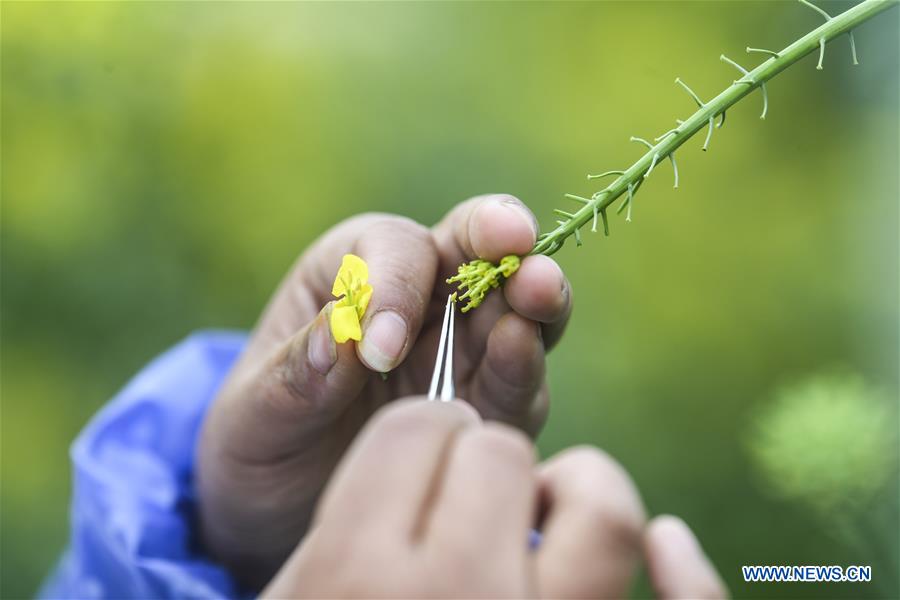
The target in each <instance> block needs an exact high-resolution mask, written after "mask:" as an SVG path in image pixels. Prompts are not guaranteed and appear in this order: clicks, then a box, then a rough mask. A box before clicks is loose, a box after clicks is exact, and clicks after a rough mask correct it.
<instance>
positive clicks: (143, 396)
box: [40, 332, 246, 599]
mask: <svg viewBox="0 0 900 600" xmlns="http://www.w3.org/2000/svg"><path fill="white" fill-rule="evenodd" d="M245 341H246V337H245V335H244V334H239V333H226V332H201V333H196V334H194V335H192V336H190V337H189V338H188V339H186V340H184V341H183V342H181V343H180V344H178V345H177V346H175V347H174V348H172V349H171V350H169V351H168V352H166V353H165V354H163V355H162V356H160V357H159V358H157V359H156V360H154V361H153V362H152V363H151V364H150V365H148V366H147V367H146V368H145V369H144V370H143V371H141V372H140V373H139V374H138V375H137V376H136V377H135V378H134V379H133V380H132V381H131V382H129V384H128V385H127V386H126V387H125V389H123V390H122V391H121V392H120V393H119V394H118V395H117V396H116V397H115V398H114V399H113V400H112V402H110V403H109V404H108V405H107V406H105V407H104V408H103V409H102V410H101V411H100V412H99V413H98V414H97V415H96V416H95V417H94V418H93V419H92V420H91V422H90V423H89V424H88V425H87V427H85V429H84V431H82V432H81V434H80V435H79V436H78V438H77V439H76V440H75V443H74V444H73V445H72V450H71V458H72V466H73V471H74V473H73V481H74V490H73V498H72V506H71V517H70V519H71V538H70V542H69V547H68V548H67V550H66V551H65V553H64V554H63V557H62V559H61V560H60V563H59V565H58V566H57V568H56V571H55V572H54V573H53V574H52V575H51V577H50V579H49V580H48V581H47V582H46V583H45V584H44V587H43V589H42V590H41V591H40V596H41V597H42V598H83V599H87V598H223V597H225V598H232V597H235V596H239V595H241V593H240V591H239V590H238V589H237V588H236V586H235V583H234V582H233V581H232V579H231V578H230V577H229V575H228V573H227V571H225V570H224V569H223V568H222V567H221V566H219V565H217V564H215V563H214V562H212V561H211V560H209V559H208V558H206V557H204V556H203V554H202V553H201V552H200V551H199V550H198V547H197V540H196V531H195V528H194V527H193V519H194V495H193V469H194V447H195V445H196V442H197V434H198V431H199V428H200V425H201V423H202V422H203V416H204V414H205V412H206V408H207V407H208V406H209V404H210V402H211V400H212V399H213V397H214V396H215V394H216V391H217V390H218V388H219V386H220V385H221V383H222V381H223V379H224V378H225V376H226V375H227V374H228V371H229V369H230V368H231V366H232V364H234V362H235V360H236V359H237V357H238V355H239V354H240V352H241V350H242V349H243V346H244V343H245Z"/></svg>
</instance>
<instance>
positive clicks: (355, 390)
mask: <svg viewBox="0 0 900 600" xmlns="http://www.w3.org/2000/svg"><path fill="white" fill-rule="evenodd" d="M333 309H334V302H329V303H328V304H326V305H325V307H324V308H322V310H321V311H319V313H318V314H317V315H316V317H315V318H314V319H313V320H312V321H311V322H309V323H308V324H307V325H306V326H304V327H303V328H301V329H300V330H299V331H297V332H296V333H295V334H294V335H293V336H291V337H290V338H288V339H287V340H285V341H284V342H281V343H280V344H279V345H278V346H277V347H276V349H275V351H274V352H273V353H272V354H270V355H269V357H268V358H267V359H265V360H261V361H254V362H251V363H249V364H247V365H244V366H243V368H238V369H237V370H236V371H235V373H234V375H233V377H232V379H231V380H229V381H228V382H227V383H226V384H225V387H224V388H223V390H222V392H221V394H220V396H219V398H218V399H217V401H216V403H215V404H214V405H213V407H212V411H211V414H210V415H209V418H208V422H207V424H206V426H207V427H208V428H209V429H210V433H211V435H209V436H207V437H209V438H211V439H216V440H227V445H228V448H227V449H223V450H226V451H227V453H228V454H231V455H232V456H233V457H235V458H236V459H238V460H241V461H248V462H256V461H268V460H271V459H272V458H273V457H279V456H281V457H283V456H286V455H290V454H292V453H293V452H294V451H299V450H302V449H303V448H302V446H303V444H304V443H306V442H305V441H308V440H310V439H316V437H315V436H313V437H310V435H311V434H315V433H317V432H318V431H321V430H322V429H323V428H325V427H327V426H329V425H331V424H332V423H333V422H334V421H335V419H337V418H338V417H339V416H340V415H341V414H342V413H343V412H344V410H345V409H346V408H347V404H348V403H350V402H351V401H352V400H353V398H356V397H357V396H359V394H360V392H361V391H362V389H363V387H364V386H365V384H366V382H367V381H368V379H369V377H370V375H371V371H370V370H368V369H367V368H366V366H365V365H363V364H362V363H361V362H360V360H359V358H358V357H357V354H356V350H355V344H338V343H337V342H336V341H335V339H334V336H333V335H332V333H331V326H330V318H331V312H332V310H333Z"/></svg>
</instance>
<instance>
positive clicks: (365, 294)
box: [356, 283, 372, 319]
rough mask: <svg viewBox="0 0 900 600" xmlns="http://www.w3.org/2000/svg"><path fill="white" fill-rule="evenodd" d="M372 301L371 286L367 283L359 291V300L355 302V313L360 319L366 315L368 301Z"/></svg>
mask: <svg viewBox="0 0 900 600" xmlns="http://www.w3.org/2000/svg"><path fill="white" fill-rule="evenodd" d="M371 299H372V286H371V285H369V284H368V283H367V284H366V285H364V286H362V288H361V289H360V290H359V299H358V300H357V301H356V312H357V314H359V318H360V319H362V318H363V315H364V314H366V308H367V307H368V306H369V300H371Z"/></svg>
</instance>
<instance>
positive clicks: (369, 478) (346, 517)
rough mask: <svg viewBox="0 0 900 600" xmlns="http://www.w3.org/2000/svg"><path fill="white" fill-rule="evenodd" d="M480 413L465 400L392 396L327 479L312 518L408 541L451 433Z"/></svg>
mask: <svg viewBox="0 0 900 600" xmlns="http://www.w3.org/2000/svg"><path fill="white" fill-rule="evenodd" d="M478 421H479V417H478V415H477V413H476V412H475V411H474V409H472V408H470V407H469V406H468V405H467V404H466V403H464V402H424V401H422V400H421V399H419V400H410V401H404V402H399V401H398V402H392V403H391V404H389V405H388V406H387V407H385V408H382V409H381V410H379V412H378V413H376V415H375V416H374V417H372V419H371V420H370V421H369V423H368V424H367V425H366V427H365V428H364V429H363V431H362V432H361V433H360V435H359V436H358V437H357V439H356V440H355V441H354V442H353V445H352V446H351V448H350V450H349V451H348V452H347V454H346V455H345V456H344V458H343V460H342V461H341V464H340V466H339V467H338V469H337V471H336V472H335V474H334V476H333V477H332V480H331V481H330V482H329V484H328V489H327V490H326V492H325V496H324V498H323V499H322V500H321V502H320V507H321V509H320V511H319V512H318V513H317V514H316V515H315V518H314V520H315V521H316V522H327V521H333V522H335V523H338V524H340V525H341V528H343V529H344V530H346V531H354V532H357V533H361V532H364V531H372V530H375V534H376V535H378V536H380V537H381V539H402V538H404V537H405V538H406V539H408V540H409V541H412V540H413V539H414V538H415V536H416V532H417V529H418V528H419V526H420V525H421V522H422V516H421V515H422V512H423V510H424V509H425V505H426V504H427V502H428V499H429V498H430V497H431V496H432V495H433V493H434V491H433V490H432V488H433V486H434V485H436V484H437V482H438V481H440V478H441V472H442V471H443V464H444V462H445V457H446V454H447V452H448V449H449V448H450V446H451V445H452V443H453V440H454V438H455V437H456V435H457V434H458V433H459V432H460V431H462V430H463V429H465V428H467V427H471V426H472V425H475V424H477V423H478Z"/></svg>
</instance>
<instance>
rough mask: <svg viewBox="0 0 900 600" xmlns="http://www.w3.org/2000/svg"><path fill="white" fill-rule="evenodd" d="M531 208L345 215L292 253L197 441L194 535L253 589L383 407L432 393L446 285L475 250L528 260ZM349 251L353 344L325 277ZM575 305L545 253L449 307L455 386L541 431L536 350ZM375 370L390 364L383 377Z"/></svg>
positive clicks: (497, 199)
mask: <svg viewBox="0 0 900 600" xmlns="http://www.w3.org/2000/svg"><path fill="white" fill-rule="evenodd" d="M536 236H537V227H536V224H535V219H534V217H533V215H532V214H531V213H530V211H528V209H527V208H525V206H524V205H523V204H522V203H521V202H520V201H518V200H517V199H515V198H513V197H511V196H504V195H491V196H482V197H477V198H473V199H471V200H469V201H467V202H464V203H462V204H460V205H458V206H457V207H455V208H454V209H453V210H452V211H451V212H450V213H449V214H448V215H447V216H446V217H445V218H444V219H443V220H442V221H441V222H440V223H438V224H437V225H436V226H435V227H434V228H431V229H429V228H426V227H424V226H422V225H419V224H417V223H415V222H413V221H411V220H409V219H405V218H401V217H396V216H392V215H384V214H367V215H360V216H358V217H354V218H352V219H350V220H348V221H345V222H343V223H341V224H339V225H338V226H336V227H335V228H333V229H332V230H330V231H329V232H327V233H326V234H324V235H323V236H322V237H321V238H320V239H319V240H317V241H316V242H315V243H314V244H313V246H312V247H311V248H310V249H309V250H307V251H306V252H305V253H304V254H303V255H302V256H301V257H300V259H299V260H298V261H297V263H296V264H295V265H294V267H293V268H292V269H291V271H290V272H289V273H288V275H287V276H286V277H285V279H284V281H283V282H282V284H281V286H280V288H279V289H278V291H277V292H276V293H275V295H274V296H273V298H272V300H271V301H270V304H269V306H268V307H267V308H266V310H265V312H264V314H263V316H262V318H261V319H260V321H259V323H258V325H257V327H256V329H255V330H254V333H253V335H252V337H251V339H250V341H249V344H248V346H247V349H246V350H245V352H244V354H243V356H242V358H241V360H240V362H239V363H238V365H237V366H236V367H235V369H234V371H233V373H232V374H231V375H230V377H229V379H228V381H227V382H226V383H225V385H224V386H223V388H222V390H221V392H220V394H219V396H218V397H217V398H216V400H215V402H214V404H213V406H212V407H211V409H210V412H209V414H208V417H207V419H206V421H205V423H204V429H203V432H202V434H201V442H200V445H199V448H198V473H197V480H198V490H199V492H200V517H201V519H200V520H201V524H202V531H203V538H204V542H205V544H206V546H207V547H208V549H209V550H210V551H211V552H212V553H213V555H214V556H216V557H217V558H218V559H219V560H222V561H223V562H225V563H226V564H228V565H229V566H230V567H231V568H232V570H234V571H235V572H236V573H238V574H239V576H241V578H242V579H243V580H244V581H245V582H246V583H247V584H249V585H251V586H258V585H260V584H261V583H262V582H264V581H267V580H268V578H269V577H271V575H272V574H273V573H274V571H275V569H276V568H277V567H278V566H279V565H280V564H281V563H282V562H283V560H284V559H285V557H286V556H288V554H289V553H290V552H291V550H292V549H293V548H294V546H295V545H296V543H297V542H298V540H300V538H301V537H302V536H303V534H304V532H305V531H306V530H307V528H308V526H309V522H310V516H311V513H312V510H313V507H314V506H315V503H316V500H317V498H318V496H319V494H320V493H321V491H322V489H323V487H324V485H325V483H326V481H327V480H328V478H329V476H330V474H331V472H332V470H333V469H334V467H335V465H336V464H337V462H338V460H339V459H340V457H341V456H342V455H343V453H344V451H345V450H346V448H347V446H348V445H349V444H350V442H351V441H352V440H353V439H354V437H355V436H356V434H357V432H358V431H359V429H360V428H361V427H362V425H363V424H364V423H365V422H366V421H367V419H368V418H369V417H370V416H371V415H372V414H373V412H375V411H376V410H377V409H378V408H379V407H381V406H384V405H386V404H388V403H390V402H392V401H393V400H395V399H397V398H400V397H404V396H409V395H412V394H421V393H423V392H424V391H425V390H426V389H427V386H428V383H429V379H430V376H431V372H432V367H433V363H434V358H435V354H436V349H437V344H438V337H439V335H440V327H441V317H442V311H443V308H444V305H445V303H446V299H447V295H448V294H449V293H450V291H451V289H450V287H449V286H448V285H447V284H445V283H444V278H446V277H447V275H449V274H452V273H453V272H454V271H455V269H456V266H457V265H459V264H460V263H462V262H464V261H467V260H471V259H473V258H476V257H481V258H485V259H487V260H492V261H496V260H499V258H500V257H502V256H504V255H507V254H519V255H523V254H527V253H528V252H529V251H530V250H531V247H532V246H533V244H534V240H535V239H536ZM345 254H355V255H357V256H359V257H361V258H362V259H363V260H365V261H366V262H367V264H368V270H369V283H370V284H371V285H372V287H373V288H374V293H373V295H372V298H371V301H370V303H369V306H368V309H367V311H366V314H365V316H364V317H363V319H362V334H363V335H362V341H361V342H359V343H354V342H348V343H345V344H336V343H335V342H334V339H333V337H332V336H331V333H330V330H329V326H328V323H329V316H330V311H331V310H332V306H333V304H332V302H333V301H334V300H335V298H334V297H333V296H332V294H331V292H332V284H333V281H334V276H335V273H336V272H337V270H338V267H339V266H340V264H341V259H342V257H343V256H344V255H345ZM571 309H572V293H571V286H570V285H569V283H568V282H567V281H566V279H565V277H564V275H563V273H562V271H561V270H560V269H559V267H558V266H557V265H556V263H555V262H553V261H552V260H551V259H549V258H547V257H543V256H531V257H527V258H526V259H525V260H523V261H522V265H521V267H520V269H519V271H518V272H517V273H516V274H515V275H513V277H512V278H511V279H510V280H509V281H508V282H507V285H506V286H505V288H504V289H503V290H502V292H501V291H495V292H494V293H492V294H491V295H490V296H489V297H488V299H487V300H486V301H485V303H484V304H483V305H482V306H481V307H479V308H478V309H477V310H475V311H473V312H471V313H469V314H467V315H465V316H460V315H458V318H457V321H456V322H457V330H456V340H455V341H456V344H455V345H456V353H455V356H454V365H455V384H456V390H457V394H458V395H459V396H461V397H464V398H466V401H468V402H469V403H470V404H471V405H472V406H473V407H474V408H475V409H476V410H477V411H478V412H479V413H480V414H481V415H482V416H483V417H484V418H487V419H492V420H497V421H501V422H504V423H507V424H509V425H512V426H514V427H517V428H519V429H521V430H523V431H525V432H527V433H528V434H530V435H535V434H536V433H537V432H538V431H539V430H540V428H541V426H542V425H543V423H544V421H545V420H546V417H547V411H548V407H549V395H548V391H547V387H546V382H545V354H546V352H547V350H548V349H549V348H550V347H551V346H552V345H553V344H555V343H556V342H557V341H558V340H559V338H560V336H561V334H562V331H563V329H564V327H565V323H566V322H567V320H568V317H569V314H570V313H571ZM382 372H388V373H389V374H388V376H387V379H385V378H384V377H383V376H382V374H381V373H382Z"/></svg>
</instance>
